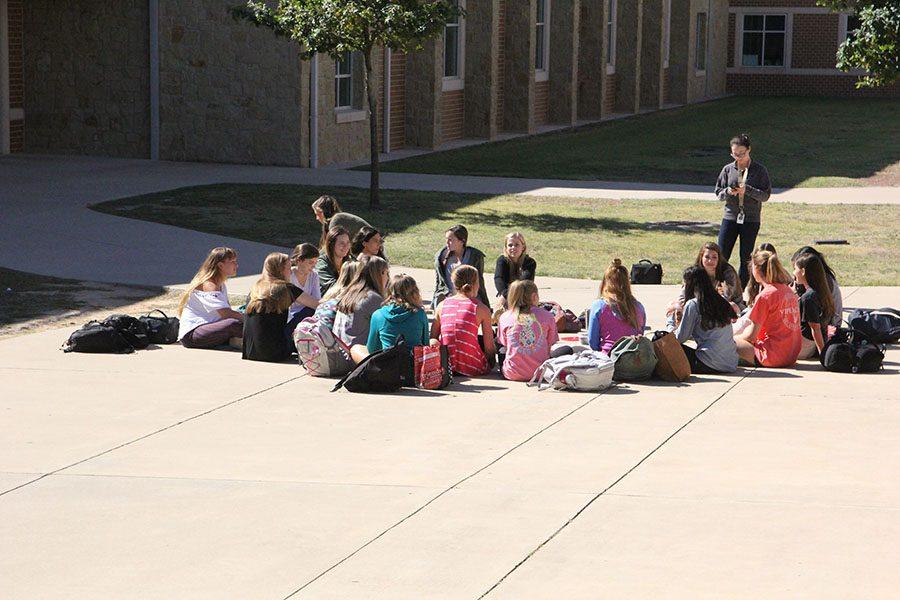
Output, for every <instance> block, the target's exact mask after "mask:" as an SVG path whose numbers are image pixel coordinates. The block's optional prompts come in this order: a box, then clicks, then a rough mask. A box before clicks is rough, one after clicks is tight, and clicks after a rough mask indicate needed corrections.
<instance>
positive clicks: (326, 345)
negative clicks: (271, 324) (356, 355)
mask: <svg viewBox="0 0 900 600" xmlns="http://www.w3.org/2000/svg"><path fill="white" fill-rule="evenodd" d="M294 346H295V347H296V348H297V359H298V361H299V362H300V364H301V365H303V367H304V368H306V371H307V372H308V373H309V374H310V375H311V376H313V377H339V376H341V375H346V374H347V373H349V372H350V371H351V370H352V369H353V359H351V358H350V348H348V347H347V345H346V344H345V343H344V342H342V341H341V340H339V339H338V338H337V337H335V335H334V332H333V331H331V328H330V327H328V326H327V325H326V324H325V323H323V322H322V321H320V320H319V319H317V318H316V317H314V316H313V317H306V318H305V319H303V320H302V321H300V323H299V324H298V325H297V327H296V329H294Z"/></svg>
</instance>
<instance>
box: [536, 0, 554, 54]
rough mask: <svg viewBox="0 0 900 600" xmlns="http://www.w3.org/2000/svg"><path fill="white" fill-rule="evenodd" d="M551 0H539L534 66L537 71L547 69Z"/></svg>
mask: <svg viewBox="0 0 900 600" xmlns="http://www.w3.org/2000/svg"><path fill="white" fill-rule="evenodd" d="M549 1H550V0H537V18H536V19H535V24H534V28H535V32H534V33H535V35H534V68H535V70H536V71H546V70H547V34H548V33H549V28H548V27H547V3H548V2H549Z"/></svg>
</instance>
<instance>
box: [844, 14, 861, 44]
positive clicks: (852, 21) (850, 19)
mask: <svg viewBox="0 0 900 600" xmlns="http://www.w3.org/2000/svg"><path fill="white" fill-rule="evenodd" d="M860 24H861V21H860V20H859V17H858V16H856V15H847V35H846V39H848V40H852V39H853V37H854V36H855V35H856V30H857V29H859V26H860Z"/></svg>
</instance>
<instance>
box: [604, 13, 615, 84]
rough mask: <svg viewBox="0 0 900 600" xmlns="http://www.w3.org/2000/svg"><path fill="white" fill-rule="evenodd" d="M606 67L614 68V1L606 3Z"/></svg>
mask: <svg viewBox="0 0 900 600" xmlns="http://www.w3.org/2000/svg"><path fill="white" fill-rule="evenodd" d="M606 65H607V66H608V67H610V68H611V69H613V70H614V69H615V68H616V0H607V2H606Z"/></svg>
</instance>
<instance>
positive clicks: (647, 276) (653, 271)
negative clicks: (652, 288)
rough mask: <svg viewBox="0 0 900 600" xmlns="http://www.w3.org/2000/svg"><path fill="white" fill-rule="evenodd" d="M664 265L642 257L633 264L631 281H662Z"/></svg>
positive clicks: (658, 282)
mask: <svg viewBox="0 0 900 600" xmlns="http://www.w3.org/2000/svg"><path fill="white" fill-rule="evenodd" d="M662 276H663V271H662V265H661V264H659V263H655V262H653V261H650V260H647V259H646V258H642V259H641V260H639V261H638V262H637V263H635V264H633V265H631V283H652V284H660V283H662Z"/></svg>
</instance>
